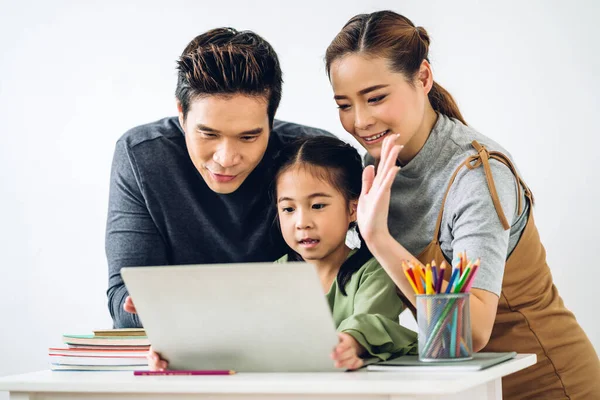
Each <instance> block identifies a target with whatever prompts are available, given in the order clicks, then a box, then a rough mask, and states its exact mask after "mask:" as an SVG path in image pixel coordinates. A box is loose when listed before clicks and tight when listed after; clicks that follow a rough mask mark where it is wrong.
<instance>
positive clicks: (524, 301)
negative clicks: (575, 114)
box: [325, 11, 600, 399]
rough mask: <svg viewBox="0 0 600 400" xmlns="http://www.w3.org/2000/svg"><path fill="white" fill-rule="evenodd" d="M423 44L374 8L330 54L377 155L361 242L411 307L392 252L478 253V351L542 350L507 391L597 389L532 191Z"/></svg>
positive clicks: (362, 207) (576, 393)
mask: <svg viewBox="0 0 600 400" xmlns="http://www.w3.org/2000/svg"><path fill="white" fill-rule="evenodd" d="M429 43H430V41H429V36H428V35H427V32H426V31H425V29H423V28H422V27H415V25H414V24H413V23H412V22H411V21H410V20H409V19H407V18H405V17H403V16H401V15H398V14H396V13H394V12H391V11H380V12H375V13H372V14H361V15H357V16H355V17H353V18H352V19H350V21H348V23H347V24H346V25H345V26H344V28H343V29H342V31H341V32H340V33H339V34H338V35H337V36H336V37H335V39H334V40H333V41H332V43H331V44H330V46H329V47H328V49H327V52H326V56H325V59H326V68H327V72H328V74H329V77H330V81H331V84H332V87H333V90H334V98H335V100H336V102H337V104H338V107H339V114H340V120H341V122H342V125H343V126H344V128H345V129H346V130H347V131H348V132H349V133H350V134H351V135H353V136H354V137H355V138H356V139H357V140H358V141H359V142H360V143H361V144H362V145H363V146H364V147H365V148H366V149H367V151H368V153H369V156H370V161H373V160H374V161H375V163H376V164H377V163H378V169H377V176H376V177H375V173H374V167H372V166H370V167H367V168H366V169H365V171H364V174H363V193H362V195H361V198H360V201H359V206H358V225H359V227H360V229H361V232H362V234H363V237H364V239H365V242H366V243H367V245H368V247H369V249H370V250H371V252H372V253H373V255H374V256H375V257H376V258H377V260H378V261H379V262H380V263H381V265H382V266H383V267H384V269H385V270H386V271H387V273H388V274H389V275H390V277H391V278H392V279H393V281H394V282H395V283H396V285H397V287H398V289H399V291H400V292H401V294H402V296H403V297H405V298H406V299H408V301H409V302H410V303H411V304H413V305H414V304H415V296H414V293H413V291H412V289H411V287H410V284H409V283H408V281H407V280H406V278H405V276H404V274H403V272H402V270H401V268H400V263H399V262H398V260H404V259H405V260H410V261H413V262H421V263H422V264H425V263H428V262H431V260H433V259H435V260H436V262H438V264H439V263H440V262H441V261H442V260H447V261H451V260H454V259H455V258H456V257H457V255H458V253H460V252H462V251H464V250H467V252H468V255H469V258H471V259H476V258H481V260H482V262H481V267H480V270H479V273H478V275H477V279H476V280H475V282H474V284H473V289H472V291H471V293H472V296H471V324H472V331H473V346H474V349H475V350H477V351H479V350H483V351H512V350H514V351H517V352H519V353H536V354H537V357H538V362H537V364H536V365H534V366H532V367H530V368H528V369H526V370H524V371H521V372H519V373H516V374H513V375H510V376H509V377H507V378H505V379H503V391H504V395H505V397H506V398H544V399H558V398H561V399H562V398H571V399H575V398H581V399H584V398H585V399H590V398H600V383H599V382H600V363H599V361H598V356H597V355H596V353H595V351H594V348H593V347H592V345H591V343H590V341H589V340H588V338H587V337H586V335H585V333H584V332H583V330H582V329H581V327H580V326H579V325H578V323H577V321H576V320H575V317H574V316H573V314H572V313H571V312H570V311H568V310H567V309H566V308H565V307H564V305H563V302H562V299H561V298H560V297H559V295H558V292H557V290H556V287H555V286H554V285H553V283H552V276H551V274H550V270H549V268H548V266H547V264H546V260H545V251H544V248H543V246H542V244H541V242H540V238H539V235H538V232H537V229H536V227H535V223H534V220H533V214H532V209H531V208H532V205H533V195H532V194H531V191H530V190H529V188H528V187H527V185H526V184H525V183H524V182H523V180H522V179H521V177H520V176H519V173H518V171H517V169H516V168H515V166H514V164H513V163H512V161H511V158H510V155H509V154H508V153H507V152H506V151H505V150H504V149H503V148H502V147H501V146H500V145H498V144H497V143H495V142H494V141H492V140H490V139H489V138H487V137H485V136H483V135H481V134H479V133H478V132H476V131H475V130H473V129H471V128H470V127H468V126H467V124H466V122H465V121H464V119H463V117H462V115H461V113H460V111H459V109H458V107H457V106H456V104H455V102H454V100H453V99H452V96H450V94H449V93H448V92H447V91H446V90H444V89H443V88H442V87H441V86H440V85H439V84H437V83H436V82H434V80H433V75H432V71H431V66H430V64H429V60H428V51H429ZM398 134H399V135H398ZM402 146H403V148H402V151H400V149H401V147H402ZM399 167H401V170H400V168H399ZM399 170H400V172H398V171H399ZM388 208H389V218H388ZM388 220H389V221H388ZM447 272H448V271H447ZM447 278H448V277H447Z"/></svg>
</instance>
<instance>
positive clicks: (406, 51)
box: [325, 11, 467, 125]
mask: <svg viewBox="0 0 600 400" xmlns="http://www.w3.org/2000/svg"><path fill="white" fill-rule="evenodd" d="M429 44H430V40H429V35H428V34H427V31H426V30H425V28H423V27H420V26H419V27H416V26H415V25H414V24H413V23H412V21H411V20H409V19H408V18H406V17H404V16H402V15H400V14H397V13H395V12H393V11H377V12H374V13H371V14H359V15H356V16H354V17H352V18H351V19H350V20H349V21H348V22H347V23H346V25H344V27H343V28H342V30H341V31H340V33H338V34H337V36H336V37H335V38H334V39H333V41H332V42H331V44H330V45H329V47H327V52H326V53H325V66H326V69H327V74H328V75H329V74H330V68H331V64H332V63H333V62H334V61H335V60H337V59H339V58H341V57H343V56H345V55H346V54H349V53H361V54H364V55H371V56H378V57H383V58H385V59H387V60H389V62H390V65H391V67H392V69H393V71H394V72H399V73H402V74H403V75H404V76H406V78H407V80H408V82H409V83H411V84H412V83H413V82H414V79H415V77H416V74H417V73H418V72H419V69H420V67H421V63H422V62H423V60H427V62H429V58H428V57H429ZM429 102H430V103H431V106H432V107H433V109H434V110H435V111H437V112H439V113H440V114H444V115H447V116H449V117H451V118H456V119H457V120H459V121H460V122H462V123H463V124H465V125H466V124H467V123H466V122H465V120H464V118H463V116H462V114H461V113H460V110H459V109H458V106H457V105H456V102H455V101H454V99H453V98H452V95H450V93H448V91H447V90H446V89H444V88H443V87H442V86H440V85H439V84H438V83H437V82H435V81H434V82H433V87H432V88H431V90H430V91H429Z"/></svg>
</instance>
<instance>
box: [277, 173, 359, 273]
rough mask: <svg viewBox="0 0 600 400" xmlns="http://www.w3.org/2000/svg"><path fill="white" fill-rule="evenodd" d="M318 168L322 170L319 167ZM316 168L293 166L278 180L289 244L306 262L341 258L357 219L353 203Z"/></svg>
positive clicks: (282, 222)
mask: <svg viewBox="0 0 600 400" xmlns="http://www.w3.org/2000/svg"><path fill="white" fill-rule="evenodd" d="M315 168H318V167H315ZM311 169H313V168H312V167H311V168H309V169H307V168H304V167H302V166H293V167H291V168H290V169H288V170H287V171H285V172H284V173H282V174H281V175H280V176H279V178H278V179H277V210H278V215H279V223H280V225H281V233H282V234H283V238H284V239H285V242H286V243H287V245H288V246H289V247H290V248H291V249H293V250H294V251H295V252H297V253H298V254H300V256H301V257H302V258H303V259H304V260H305V261H310V260H314V261H321V262H322V261H326V260H327V259H337V258H336V257H339V256H340V254H342V252H344V251H345V250H346V249H345V241H346V233H347V232H348V225H350V223H351V222H353V221H355V220H356V211H355V210H356V204H357V202H356V201H351V202H350V204H348V202H347V201H346V199H345V198H344V196H343V195H342V194H341V193H340V192H339V191H338V190H337V189H335V188H334V187H332V186H331V185H330V184H329V183H327V182H325V181H323V180H321V179H319V178H318V177H315V176H314V175H313V174H312V173H311Z"/></svg>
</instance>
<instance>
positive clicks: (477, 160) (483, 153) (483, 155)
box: [433, 140, 534, 243]
mask: <svg viewBox="0 0 600 400" xmlns="http://www.w3.org/2000/svg"><path fill="white" fill-rule="evenodd" d="M471 144H472V145H473V147H474V148H475V150H477V154H475V155H472V156H469V157H467V159H466V160H465V161H463V162H462V163H461V164H460V165H459V166H458V168H456V170H455V171H454V173H453V174H452V177H451V178H450V182H448V187H447V188H446V193H444V198H443V199H442V207H441V208H440V212H439V214H438V218H437V221H436V224H435V231H434V234H433V240H434V241H435V243H437V242H438V240H439V235H440V227H441V225H442V216H443V214H444V207H445V206H446V198H447V197H448V193H449V192H450V188H451V187H452V184H453V183H454V180H455V179H456V176H457V175H458V172H459V171H460V170H461V169H462V167H464V166H466V167H467V168H468V169H475V168H477V167H479V166H480V165H483V170H484V173H485V179H486V181H487V184H488V188H489V189H490V194H491V195H492V202H493V203H494V208H495V209H496V214H498V218H499V219H500V222H501V223H502V227H503V228H504V229H505V230H506V229H510V224H509V223H508V221H507V219H506V216H505V215H504V211H503V210H502V204H501V203H500V198H499V197H498V192H497V191H496V185H495V184H494V178H493V176H492V169H491V168H490V161H489V159H490V158H492V159H494V160H496V161H499V162H501V163H503V164H504V165H506V166H507V167H508V168H509V169H510V170H511V172H512V173H513V175H514V176H515V178H516V179H517V197H518V209H519V215H521V213H522V212H523V204H522V202H521V186H522V187H523V188H524V189H525V196H527V198H528V199H529V200H530V202H531V204H533V201H534V199H533V193H531V190H530V189H529V187H528V186H527V185H526V184H525V182H524V181H523V180H522V179H521V177H520V176H519V174H518V173H517V170H516V168H515V166H514V165H513V163H512V162H511V161H510V159H509V158H508V157H506V156H505V155H504V154H502V153H500V152H497V151H492V152H489V151H488V150H487V149H486V148H485V146H482V145H480V144H479V142H477V141H476V140H473V142H471ZM473 162H474V163H473Z"/></svg>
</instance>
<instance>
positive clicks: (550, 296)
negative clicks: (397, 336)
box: [417, 141, 600, 400]
mask: <svg viewBox="0 0 600 400" xmlns="http://www.w3.org/2000/svg"><path fill="white" fill-rule="evenodd" d="M472 145H473V147H474V148H475V150H477V154H475V155H472V156H470V157H468V158H467V159H466V160H465V161H464V162H463V163H462V164H460V166H459V167H458V168H457V169H456V171H455V172H454V174H453V175H452V177H451V178H450V182H449V184H448V188H447V189H446V193H445V195H444V198H443V200H442V208H441V209H440V212H439V215H438V218H437V222H436V227H435V231H434V236H433V240H432V241H431V243H429V245H427V247H426V248H425V249H424V250H423V251H422V252H421V254H419V256H418V257H417V259H418V260H419V261H420V262H421V263H423V265H425V264H427V263H430V262H431V260H436V263H437V264H438V265H440V263H441V261H442V260H445V257H444V254H443V252H442V249H441V247H440V243H439V233H440V226H441V222H442V215H443V212H444V206H445V203H446V197H447V196H448V192H449V191H450V187H451V186H452V183H453V182H454V179H455V178H456V176H457V174H458V172H459V171H460V170H461V169H462V168H463V167H465V168H468V169H469V170H471V169H475V168H478V167H480V166H483V168H484V172H485V177H486V181H487V184H488V187H489V190H490V194H491V196H492V201H493V204H494V207H495V209H496V212H497V214H498V217H499V218H500V222H501V223H502V225H503V227H504V229H510V224H509V223H508V221H507V219H506V216H505V215H504V212H503V211H502V206H501V203H500V199H499V197H498V194H497V192H496V187H495V185H494V180H493V177H492V172H491V169H490V165H489V159H490V158H491V159H494V160H497V161H500V162H502V163H503V164H505V165H506V166H507V167H508V168H509V169H510V170H511V171H512V173H513V174H514V176H515V178H516V179H517V182H518V183H519V185H517V186H518V201H519V204H518V210H519V211H518V212H519V215H520V214H521V213H522V211H523V204H522V203H521V198H522V196H521V190H522V189H521V188H523V190H524V191H525V197H526V199H527V201H529V204H530V208H529V217H528V220H527V225H526V226H525V229H524V230H523V233H522V235H521V238H520V239H519V242H518V244H517V246H516V247H515V249H514V250H513V252H512V253H511V255H510V256H509V258H508V260H507V261H506V266H505V270H504V278H503V280H502V291H501V293H500V298H499V301H498V311H497V314H496V320H495V321H494V327H493V330H492V334H491V337H490V340H489V342H488V344H487V345H486V347H485V348H484V349H483V350H481V351H486V352H505V351H516V352H517V353H535V354H536V355H537V363H536V364H535V365H532V366H531V367H529V368H526V369H524V370H521V371H519V372H516V373H514V374H512V375H509V376H507V377H504V378H503V379H502V391H503V396H504V398H506V399H586V400H588V399H590V400H591V399H600V361H599V359H598V356H597V355H596V352H595V350H594V347H593V346H592V344H591V342H590V341H589V339H588V337H587V336H586V334H585V332H584V331H583V329H581V327H580V326H579V324H578V323H577V321H576V319H575V316H574V315H573V313H571V312H570V311H569V310H567V308H565V306H564V304H563V301H562V299H561V298H560V296H559V294H558V291H557V289H556V287H555V286H554V284H553V282H552V275H551V273H550V268H549V267H548V264H547V263H546V251H545V250H544V246H543V245H542V243H541V241H540V236H539V234H538V230H537V228H536V226H535V222H534V220H533V209H532V206H533V195H532V193H531V191H530V190H529V188H528V187H527V185H526V184H525V182H523V180H522V179H521V177H520V176H519V174H518V173H517V171H516V169H515V167H514V165H513V164H512V162H511V161H510V159H509V158H508V157H506V156H505V155H504V154H502V153H500V152H494V151H488V150H487V149H486V148H485V146H482V145H480V144H479V143H478V142H477V141H473V142H472ZM467 250H468V249H467ZM446 261H449V260H446ZM482 262H485V260H482ZM450 272H451V271H450V269H449V268H448V269H446V276H445V279H446V280H449V279H450Z"/></svg>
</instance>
